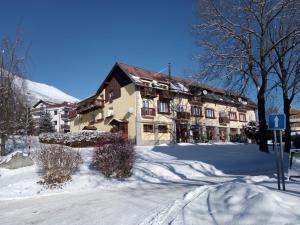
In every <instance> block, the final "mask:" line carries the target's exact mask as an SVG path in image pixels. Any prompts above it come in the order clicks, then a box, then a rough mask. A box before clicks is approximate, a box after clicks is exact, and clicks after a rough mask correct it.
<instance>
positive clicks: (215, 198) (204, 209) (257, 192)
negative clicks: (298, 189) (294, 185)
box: [141, 182, 300, 225]
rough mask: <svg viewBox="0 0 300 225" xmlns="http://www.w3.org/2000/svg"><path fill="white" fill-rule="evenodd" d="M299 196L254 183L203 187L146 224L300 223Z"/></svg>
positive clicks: (252, 224) (159, 210) (251, 224)
mask: <svg viewBox="0 0 300 225" xmlns="http://www.w3.org/2000/svg"><path fill="white" fill-rule="evenodd" d="M299 207H300V201H299V197H298V196H292V195H287V194H282V193H278V192H275V191H271V190H269V189H267V188H265V187H261V186H258V185H254V184H246V183H239V182H229V183H225V184H220V185H213V186H202V187H200V188H197V189H195V190H194V191H191V192H188V193H186V194H185V196H184V197H183V199H180V200H176V201H175V202H174V203H173V204H170V205H169V206H167V207H164V208H161V209H158V210H157V211H156V212H155V213H153V215H151V216H149V217H148V218H146V219H145V221H144V222H142V223H141V224H142V225H159V224H161V225H162V224H170V225H190V224H201V225H206V224H207V225H208V224H219V225H222V224H224V225H228V224H241V225H257V224H261V225H263V224H272V225H283V224H298V223H299V220H300V211H299V210H298V209H299Z"/></svg>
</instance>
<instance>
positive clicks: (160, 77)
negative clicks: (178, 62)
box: [80, 62, 256, 107]
mask: <svg viewBox="0 0 300 225" xmlns="http://www.w3.org/2000/svg"><path fill="white" fill-rule="evenodd" d="M117 68H119V69H120V70H121V71H123V72H124V74H125V75H127V77H128V78H129V79H130V80H131V81H132V82H133V83H134V84H135V85H138V86H144V85H145V84H144V82H143V81H142V80H141V79H143V80H148V81H152V82H153V81H155V82H160V83H164V84H170V88H171V91H172V89H173V91H176V92H183V93H186V94H190V91H189V89H190V87H196V88H199V89H201V90H206V91H208V94H207V95H205V96H204V97H205V99H207V100H212V101H220V102H222V101H223V102H227V103H233V104H240V103H241V102H240V101H239V100H238V98H242V99H243V100H246V101H247V102H248V103H249V104H248V105H249V106H251V107H256V104H255V103H254V102H253V101H251V100H250V99H248V98H246V97H244V96H241V95H239V94H238V93H234V92H229V91H226V90H225V89H221V88H217V87H214V86H211V85H207V84H202V83H199V82H196V81H192V80H188V79H184V78H181V77H176V76H173V75H172V76H171V77H170V79H169V76H168V75H167V74H164V73H161V72H154V71H151V70H147V69H144V68H140V67H136V66H133V65H129V64H126V63H119V62H117V63H115V64H114V66H113V67H112V69H111V70H110V72H109V74H108V75H107V76H106V78H105V79H104V81H103V82H102V84H101V85H100V87H99V88H98V90H97V92H96V94H95V95H93V96H91V97H89V98H87V99H85V100H83V101H81V102H80V103H83V102H87V101H89V100H91V99H93V98H95V97H96V96H97V95H98V94H99V93H100V92H101V91H102V90H103V88H104V87H105V85H106V83H107V81H108V80H109V79H110V77H111V75H112V73H113V72H114V71H115V70H116V69H117Z"/></svg>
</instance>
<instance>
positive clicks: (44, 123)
mask: <svg viewBox="0 0 300 225" xmlns="http://www.w3.org/2000/svg"><path fill="white" fill-rule="evenodd" d="M51 120H52V118H51V115H50V113H49V112H47V111H46V112H44V113H43V114H42V115H41V118H40V123H39V133H46V132H55V128H54V126H53V124H52V121H51Z"/></svg>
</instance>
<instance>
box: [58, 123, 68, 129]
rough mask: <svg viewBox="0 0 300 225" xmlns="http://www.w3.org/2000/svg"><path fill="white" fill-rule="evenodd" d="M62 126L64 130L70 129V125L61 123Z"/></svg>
mask: <svg viewBox="0 0 300 225" xmlns="http://www.w3.org/2000/svg"><path fill="white" fill-rule="evenodd" d="M60 128H61V129H63V130H70V125H68V124H62V125H60Z"/></svg>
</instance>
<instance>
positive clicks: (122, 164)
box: [93, 135, 135, 179]
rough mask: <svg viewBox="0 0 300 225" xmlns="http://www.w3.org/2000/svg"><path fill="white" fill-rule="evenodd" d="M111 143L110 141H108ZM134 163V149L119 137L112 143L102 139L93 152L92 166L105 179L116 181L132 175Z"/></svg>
mask: <svg viewBox="0 0 300 225" xmlns="http://www.w3.org/2000/svg"><path fill="white" fill-rule="evenodd" d="M110 141H111V140H110ZM134 161H135V151H134V147H133V145H132V144H130V143H126V142H125V141H124V140H123V139H122V138H121V136H120V135H119V136H117V137H115V138H114V141H113V143H111V142H107V141H106V140H104V139H102V140H101V141H99V142H98V144H97V147H96V148H95V151H94V156H93V166H94V167H95V168H96V169H97V170H99V171H100V172H101V173H102V174H103V175H104V176H106V177H116V178H118V179H122V178H127V177H130V176H131V175H132V172H131V170H132V167H133V164H134Z"/></svg>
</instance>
